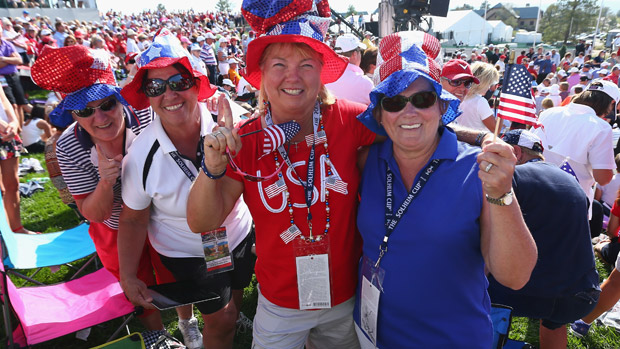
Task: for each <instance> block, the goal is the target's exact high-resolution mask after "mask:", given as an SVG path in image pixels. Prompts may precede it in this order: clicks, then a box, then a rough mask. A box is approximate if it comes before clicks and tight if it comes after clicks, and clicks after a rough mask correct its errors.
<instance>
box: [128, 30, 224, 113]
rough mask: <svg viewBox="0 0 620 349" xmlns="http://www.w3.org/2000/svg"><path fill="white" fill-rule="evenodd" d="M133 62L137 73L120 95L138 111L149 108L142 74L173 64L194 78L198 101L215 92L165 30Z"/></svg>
mask: <svg viewBox="0 0 620 349" xmlns="http://www.w3.org/2000/svg"><path fill="white" fill-rule="evenodd" d="M135 60H136V65H137V66H138V68H139V69H138V72H137V73H136V76H135V77H134V78H133V80H132V81H131V82H130V83H129V84H127V85H126V86H125V87H124V88H123V90H122V91H121V94H122V95H123V97H125V99H126V100H127V102H129V103H130V104H131V105H132V106H133V107H134V108H136V109H138V110H140V109H145V108H148V107H149V106H150V103H149V99H148V97H147V96H146V95H145V94H144V91H143V90H142V83H143V80H144V74H146V72H147V70H149V69H159V68H166V67H169V66H171V65H173V64H175V63H179V64H181V65H183V67H185V69H186V70H187V71H188V72H190V73H191V74H193V76H194V77H195V78H196V85H197V86H198V89H199V92H198V100H199V101H202V100H205V99H207V98H209V97H211V96H212V95H213V94H214V93H215V91H216V90H217V88H216V87H215V86H212V85H211V84H210V83H209V78H208V77H207V76H206V75H203V74H202V73H201V72H199V71H196V70H194V69H193V68H192V64H191V63H190V58H189V52H188V51H187V50H186V49H184V48H183V46H181V42H180V41H179V39H177V38H176V37H175V36H174V35H173V34H172V33H171V32H170V30H168V29H166V28H164V29H161V30H160V31H159V32H158V33H157V35H156V36H155V38H154V39H153V43H152V44H151V45H150V46H149V48H148V49H146V50H145V51H143V52H141V53H140V54H139V55H138V56H136V57H135Z"/></svg>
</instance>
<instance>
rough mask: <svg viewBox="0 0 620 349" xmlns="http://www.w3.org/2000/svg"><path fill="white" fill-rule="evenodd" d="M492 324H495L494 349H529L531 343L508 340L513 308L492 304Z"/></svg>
mask: <svg viewBox="0 0 620 349" xmlns="http://www.w3.org/2000/svg"><path fill="white" fill-rule="evenodd" d="M491 322H493V346H492V348H494V349H529V348H532V346H531V345H530V344H529V343H526V342H522V341H517V340H513V339H509V338H508V334H509V333H510V325H511V323H512V308H511V307H509V306H507V305H502V304H495V303H494V304H491Z"/></svg>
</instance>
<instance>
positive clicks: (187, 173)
mask: <svg viewBox="0 0 620 349" xmlns="http://www.w3.org/2000/svg"><path fill="white" fill-rule="evenodd" d="M170 156H171V157H172V159H173V160H174V162H175V163H176V164H177V166H179V168H180V169H181V171H183V173H185V176H187V178H189V180H190V181H191V182H193V181H194V179H196V176H195V175H194V174H193V173H192V171H191V170H190V169H189V167H187V165H186V164H185V161H183V158H182V157H181V155H180V154H179V152H178V151H177V150H175V151H171V152H170Z"/></svg>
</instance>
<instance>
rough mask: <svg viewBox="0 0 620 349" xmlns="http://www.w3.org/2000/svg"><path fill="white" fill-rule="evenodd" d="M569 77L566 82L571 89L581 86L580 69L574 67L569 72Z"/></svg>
mask: <svg viewBox="0 0 620 349" xmlns="http://www.w3.org/2000/svg"><path fill="white" fill-rule="evenodd" d="M568 74H569V75H568V77H567V78H566V82H568V87H569V89H572V88H573V86H575V85H577V84H579V80H580V78H581V77H580V75H579V69H578V68H577V67H572V68H570V69H569V70H568Z"/></svg>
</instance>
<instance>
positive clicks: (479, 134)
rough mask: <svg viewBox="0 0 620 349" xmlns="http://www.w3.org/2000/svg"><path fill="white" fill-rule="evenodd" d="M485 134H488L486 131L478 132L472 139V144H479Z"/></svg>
mask: <svg viewBox="0 0 620 349" xmlns="http://www.w3.org/2000/svg"><path fill="white" fill-rule="evenodd" d="M487 134H489V132H488V131H481V132H480V133H478V136H476V140H475V141H474V145H477V146H481V145H482V140H483V139H484V137H485V136H486V135H487Z"/></svg>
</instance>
